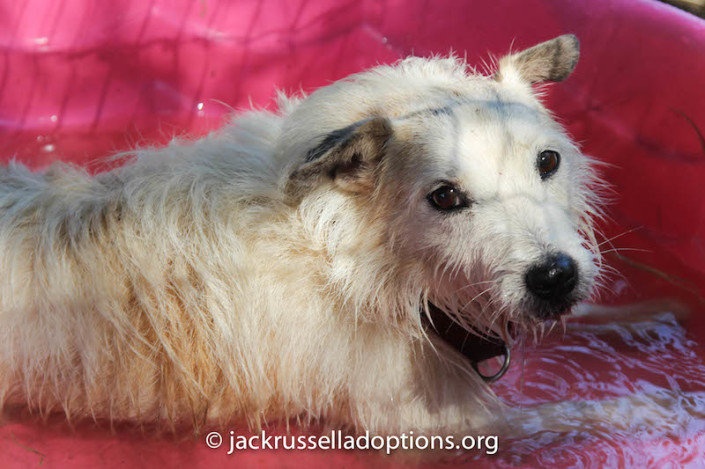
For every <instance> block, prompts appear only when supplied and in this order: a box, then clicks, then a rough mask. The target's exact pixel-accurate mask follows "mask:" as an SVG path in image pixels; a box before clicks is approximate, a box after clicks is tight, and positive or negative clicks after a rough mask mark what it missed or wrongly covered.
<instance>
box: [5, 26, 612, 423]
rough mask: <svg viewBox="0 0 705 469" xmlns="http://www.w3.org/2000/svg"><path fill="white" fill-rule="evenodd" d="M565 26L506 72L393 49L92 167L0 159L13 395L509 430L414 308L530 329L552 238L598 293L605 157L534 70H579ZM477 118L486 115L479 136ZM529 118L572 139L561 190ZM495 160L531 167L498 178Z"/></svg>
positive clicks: (152, 411)
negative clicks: (539, 155)
mask: <svg viewBox="0 0 705 469" xmlns="http://www.w3.org/2000/svg"><path fill="white" fill-rule="evenodd" d="M566 41H567V42H566ZM572 41H574V38H572V39H571V38H567V39H566V38H562V39H560V41H559V43H555V42H552V43H549V45H547V46H545V47H544V49H543V53H542V50H541V49H538V50H537V49H536V48H534V49H530V51H531V52H530V54H529V55H521V53H520V54H515V55H513V56H509V57H507V58H505V59H503V60H502V61H501V62H500V65H501V66H500V70H499V71H498V72H497V74H496V75H495V76H483V75H481V74H478V73H475V72H474V71H473V70H471V69H470V68H469V67H468V66H467V65H466V64H465V63H464V62H463V61H462V60H460V59H458V58H453V57H451V58H432V59H422V58H409V59H406V60H403V61H401V62H399V63H398V64H395V65H393V66H380V67H378V68H375V69H373V70H372V71H368V72H365V73H362V74H359V75H355V76H352V77H350V78H348V79H346V80H343V81H340V82H338V83H336V84H333V85H331V86H329V87H326V88H323V89H321V90H319V91H317V92H315V93H313V94H312V95H311V96H309V97H299V98H286V97H281V99H280V105H279V109H278V110H276V111H273V112H270V111H251V112H248V113H244V114H242V115H239V116H236V117H235V118H234V119H233V120H232V122H230V123H229V124H228V125H227V126H225V127H224V128H223V129H221V130H220V131H219V132H216V133H214V134H212V135H209V136H207V137H205V138H203V139H201V140H198V141H196V142H193V143H188V142H182V141H177V142H174V143H173V144H171V145H169V146H168V147H166V148H163V149H155V150H140V151H137V152H135V154H134V158H133V159H132V160H131V161H130V162H128V163H127V164H126V165H124V166H123V167H121V168H119V169H116V170H113V171H111V172H109V173H103V174H98V175H96V176H92V175H89V174H88V173H86V172H85V171H84V170H82V169H79V168H76V167H73V166H69V165H63V164H57V165H53V166H52V167H50V168H49V169H47V170H45V171H42V172H31V171H29V170H28V169H26V168H25V167H23V166H22V165H20V164H14V163H13V164H10V165H9V166H7V167H5V168H2V169H1V170H0V262H1V263H2V270H1V272H2V274H1V275H0V324H2V327H1V328H0V395H1V397H2V401H3V402H4V403H5V404H13V405H14V404H18V403H19V404H23V405H24V404H26V405H28V406H29V407H30V408H32V409H38V410H40V411H42V412H53V411H64V412H65V413H66V415H67V416H69V417H70V418H85V417H89V418H90V417H92V418H108V419H111V420H127V421H138V422H162V423H168V424H180V423H189V424H190V423H192V424H194V425H197V426H198V425H201V424H203V423H207V422H221V423H222V422H230V421H246V422H247V423H249V424H250V425H253V426H257V425H260V424H262V423H263V421H265V420H266V421H276V420H281V419H285V420H298V421H300V422H304V423H305V422H311V421H319V420H323V421H325V422H326V423H328V424H330V425H333V426H338V427H343V428H352V429H357V430H362V429H365V430H370V431H373V432H376V433H380V434H383V433H397V432H401V431H409V430H417V431H428V432H432V431H443V432H456V431H457V432H460V431H462V432H467V431H469V430H470V429H487V428H498V426H500V425H502V422H503V417H502V416H503V415H505V414H504V413H503V412H504V409H503V406H502V405H501V404H500V403H499V402H498V400H497V399H496V398H495V397H494V395H493V394H492V392H491V390H490V388H489V387H488V385H486V384H485V383H484V382H483V381H482V380H481V379H480V378H479V377H478V375H477V374H476V373H475V371H474V370H473V369H472V368H471V367H470V364H469V363H468V362H467V361H466V360H465V359H464V358H463V357H461V356H460V355H459V354H457V353H456V352H455V351H454V350H452V349H450V348H449V347H448V346H447V345H446V344H445V343H443V342H441V341H439V340H438V338H437V337H435V336H433V335H432V334H428V333H427V331H425V330H424V328H423V323H422V321H421V313H423V312H424V311H426V309H427V306H428V305H427V302H428V301H433V303H434V304H437V305H439V306H441V307H443V309H444V310H446V311H447V312H448V313H449V314H450V315H451V316H453V317H454V318H455V319H456V320H457V321H458V322H460V323H461V324H465V325H473V326H476V327H489V328H491V329H493V330H496V331H500V332H501V330H502V327H503V325H504V324H506V323H507V322H508V321H513V322H515V323H517V324H519V325H520V326H521V327H523V328H525V329H526V330H530V331H531V330H534V328H535V327H536V325H537V324H538V321H537V320H535V319H534V318H533V317H531V314H530V310H531V307H532V306H531V304H530V302H529V301H528V300H527V299H526V293H525V291H524V290H525V289H524V287H523V285H522V280H521V278H522V277H521V276H522V272H523V271H524V270H525V269H526V267H527V266H529V265H530V264H531V263H532V262H535V261H536V260H537V259H539V258H540V257H541V256H542V255H544V254H545V253H546V252H547V251H550V250H552V249H558V248H560V249H562V250H567V251H570V252H572V253H573V254H574V255H575V256H576V257H577V258H579V260H580V266H581V269H582V274H584V275H583V277H582V280H581V282H582V283H581V284H580V290H579V292H578V293H579V298H578V297H576V301H577V300H580V299H584V298H587V296H588V295H589V294H590V292H591V291H592V287H593V285H594V282H595V279H596V277H597V275H598V266H599V263H600V258H599V252H598V251H599V250H598V249H597V243H596V242H595V237H594V234H593V228H592V223H593V219H594V217H595V216H596V214H597V209H596V208H595V207H596V201H597V197H596V195H595V191H594V189H595V179H594V172H593V170H592V166H591V162H590V160H589V159H588V158H587V157H585V156H584V155H581V154H580V152H579V151H578V149H577V148H576V147H575V145H573V144H572V142H571V141H570V139H569V138H568V137H567V136H566V135H565V133H564V132H563V131H562V129H561V128H560V126H559V125H558V124H556V123H555V121H554V120H553V119H552V117H551V115H550V114H549V113H548V111H546V109H545V108H544V107H543V106H542V104H541V102H540V100H539V98H538V96H537V95H536V92H535V90H534V89H533V88H532V86H531V84H532V83H534V82H538V81H546V80H554V81H558V80H562V79H564V78H565V77H566V76H567V75H568V74H569V73H570V71H572V69H573V67H574V66H575V61H576V60H577V55H576V54H577V49H576V47H577V43H574V44H573V47H570V44H569V43H573V42H572ZM539 47H540V46H539ZM547 67H548V69H547ZM473 116H474V117H473ZM478 116H479V117H478ZM471 118H472V119H480V120H479V121H478V122H490V123H491V125H490V124H488V127H487V128H486V129H484V130H481V132H482V133H481V134H480V135H479V137H478V138H477V139H475V140H472V139H470V136H471V135H472V133H470V134H468V133H467V130H466V124H465V120H466V119H471ZM473 122H475V121H473ZM516 126H518V127H516ZM456 131H457V132H456ZM454 132H456V133H454ZM516 132H518V133H516ZM532 132H539V133H540V134H541V138H542V139H543V140H544V141H545V142H551V144H553V142H558V143H556V144H558V145H560V146H561V151H562V152H563V153H564V162H563V165H564V166H563V172H562V173H561V174H560V177H558V178H556V179H555V180H554V181H553V182H552V183H551V184H552V185H551V186H549V185H548V184H546V185H543V186H542V185H541V181H540V180H538V179H537V178H536V176H535V172H533V169H532V167H531V165H532V164H533V158H535V151H536V148H534V147H531V145H533V143H531V142H529V143H527V141H524V140H522V138H528V137H527V135H529V137H530V138H533V134H532ZM464 139H470V140H467V141H468V142H470V143H467V145H466V144H465V143H463V142H465V141H466V140H464ZM459 142H460V143H459ZM472 142H479V143H472ZM539 143H540V142H539ZM540 144H543V143H540ZM458 145H460V146H458ZM473 145H477V146H473ZM451 148H453V149H452V150H451ZM537 148H538V147H537ZM479 150H482V152H484V154H485V157H484V159H479V160H473V165H472V171H471V172H470V173H467V172H464V171H465V170H466V168H465V167H464V166H463V165H464V164H465V163H463V162H462V161H464V160H457V159H458V158H461V159H462V158H465V153H464V152H466V153H467V154H472V155H475V156H473V158H477V154H478V153H482V152H480V151H479ZM457 161H460V163H457ZM503 161H506V162H507V163H506V164H507V165H508V166H506V167H505V169H504V170H503V171H505V172H510V173H512V174H514V173H516V175H519V176H517V177H514V176H512V175H511V174H510V176H512V177H510V178H509V179H507V178H504V179H497V178H498V177H499V174H501V171H500V172H499V173H498V168H500V169H501V168H502V164H504V163H502V164H499V165H498V164H497V162H503ZM454 165H456V166H454ZM458 165H459V166H458ZM454 171H456V172H454ZM483 171H484V173H483ZM466 173H467V174H466ZM478 174H479V175H480V176H482V177H483V178H484V179H482V180H483V181H489V182H487V183H486V184H485V183H483V184H485V185H486V186H487V187H485V186H484V185H482V184H481V185H480V186H482V187H480V186H478V185H473V183H472V181H473V178H475V177H479V176H478ZM431 176H433V178H439V177H447V178H457V179H458V180H460V181H461V183H462V184H465V185H466V186H467V190H468V191H469V196H470V197H471V198H472V199H473V202H474V204H475V205H473V209H472V212H468V215H467V216H465V215H463V216H465V218H462V221H461V218H457V217H456V218H455V219H454V220H455V221H452V220H451V219H449V218H438V214H435V213H434V212H432V211H429V210H431V209H429V207H428V206H427V200H426V193H427V192H428V191H429V190H430V185H429V184H431V183H432V182H433V178H431ZM508 177H509V176H508ZM429 178H431V179H429ZM532 178H534V179H536V180H534V179H532ZM492 181H494V182H492ZM464 187H465V186H464ZM492 191H494V192H492ZM522 191H529V192H530V193H531V194H533V195H531V196H530V197H524V196H523V195H522ZM536 197H538V198H542V200H543V201H542V202H538V201H537V200H536ZM483 282H484V283H483Z"/></svg>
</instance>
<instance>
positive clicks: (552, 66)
mask: <svg viewBox="0 0 705 469" xmlns="http://www.w3.org/2000/svg"><path fill="white" fill-rule="evenodd" d="M579 57H580V42H579V41H578V38H577V37H575V36H574V35H572V34H566V35H564V36H558V37H557V38H555V39H551V40H550V41H546V42H542V43H541V44H538V45H536V46H534V47H531V48H530V49H526V50H524V51H521V52H518V53H516V54H511V55H508V56H506V57H503V58H502V59H501V60H500V61H499V70H498V71H497V73H495V76H494V78H495V80H497V81H504V80H506V79H511V77H514V76H518V77H519V78H520V79H521V80H523V81H525V82H528V83H542V82H546V81H563V80H565V79H566V78H568V75H570V74H571V72H572V71H573V69H575V66H576V65H577V63H578V58H579Z"/></svg>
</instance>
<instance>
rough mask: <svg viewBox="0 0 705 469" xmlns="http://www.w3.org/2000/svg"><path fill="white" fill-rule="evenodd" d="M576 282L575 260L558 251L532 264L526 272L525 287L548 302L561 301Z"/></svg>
mask: <svg viewBox="0 0 705 469" xmlns="http://www.w3.org/2000/svg"><path fill="white" fill-rule="evenodd" d="M576 283H578V269H577V268H576V266H575V261H573V259H571V258H570V257H569V256H567V255H565V254H563V253H559V254H555V255H552V256H550V257H548V258H547V259H546V260H545V261H544V262H542V263H541V264H538V265H535V266H533V267H532V268H531V269H529V271H528V272H527V273H526V287H527V288H528V289H529V291H530V292H531V293H533V294H534V295H535V296H536V297H538V298H540V299H542V300H547V301H550V302H562V301H565V299H566V297H567V296H568V294H569V293H570V292H572V291H573V289H574V288H575V284H576Z"/></svg>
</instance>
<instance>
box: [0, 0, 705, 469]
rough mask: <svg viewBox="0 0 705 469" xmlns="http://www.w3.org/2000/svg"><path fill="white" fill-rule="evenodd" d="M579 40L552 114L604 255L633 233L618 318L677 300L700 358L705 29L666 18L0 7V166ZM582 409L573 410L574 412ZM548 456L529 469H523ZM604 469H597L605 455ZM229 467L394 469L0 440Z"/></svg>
mask: <svg viewBox="0 0 705 469" xmlns="http://www.w3.org/2000/svg"><path fill="white" fill-rule="evenodd" d="M568 32H571V33H575V34H577V35H578V36H579V38H580V40H581V44H582V58H581V61H580V63H579V65H578V68H577V70H576V72H575V73H574V75H573V76H571V77H570V79H569V80H567V81H566V82H564V83H561V84H559V85H556V86H553V87H552V89H551V92H550V96H549V99H548V105H549V107H550V108H551V109H553V110H554V111H555V112H556V113H557V114H558V116H560V118H561V119H562V121H563V122H564V123H565V124H566V126H567V127H568V129H569V131H570V132H571V133H572V135H573V136H574V137H575V139H576V140H578V141H580V142H582V144H583V148H584V150H585V152H586V153H588V154H592V155H596V156H598V157H599V159H601V160H603V161H606V162H609V163H611V166H609V167H608V168H606V170H605V174H606V176H607V179H608V180H609V181H610V182H611V183H612V184H613V185H614V187H615V190H616V192H617V193H618V198H617V202H616V203H615V204H614V205H612V206H611V207H610V210H609V211H610V215H611V217H612V219H613V221H612V222H610V223H608V224H607V225H606V226H605V227H604V230H605V233H606V235H607V236H608V237H609V236H613V235H616V234H619V233H622V232H624V231H627V230H634V231H632V232H630V233H628V234H626V235H625V236H623V237H620V238H619V240H618V241H615V243H614V244H616V245H618V246H628V247H630V248H643V249H646V250H648V252H634V253H629V257H630V259H632V260H635V261H637V262H638V263H640V264H642V267H639V268H635V267H634V265H633V263H631V265H630V263H625V262H623V261H621V260H620V259H618V258H617V257H616V256H615V255H608V260H609V261H610V263H611V264H613V265H614V266H615V267H617V268H618V269H619V270H620V271H621V273H622V274H623V275H624V277H625V278H624V279H622V280H618V281H616V282H615V283H614V284H613V285H612V286H611V287H612V289H613V290H614V291H615V293H616V294H613V295H611V296H607V297H606V300H607V301H611V302H620V303H621V302H625V301H631V300H634V299H644V298H651V297H659V296H666V295H670V296H676V297H678V298H680V299H681V300H682V301H684V302H687V303H689V304H690V305H691V307H693V308H694V312H695V314H694V316H693V318H692V319H691V321H690V322H689V324H688V325H687V327H688V329H689V333H690V334H691V335H692V336H693V337H695V338H696V339H697V341H698V343H699V344H700V345H699V346H698V347H699V354H700V357H702V356H703V353H702V344H703V343H705V319H703V315H702V313H703V311H705V308H704V307H703V305H704V304H705V303H704V302H703V300H702V299H701V297H700V296H699V295H702V293H703V288H702V287H703V285H705V189H703V187H702V186H703V182H704V181H705V141H704V140H703V133H705V85H704V83H705V22H703V21H702V20H699V19H697V18H695V17H693V16H690V15H688V14H686V13H683V12H680V11H678V10H675V9H674V8H671V7H669V6H665V5H663V4H660V3H657V2H654V1H648V0H593V1H591V2H583V1H578V0H555V1H549V0H522V1H508V0H496V1H493V2H468V1H460V0H458V1H428V0H379V1H371V0H355V1H349V2H342V1H339V2H334V1H325V0H291V1H288V0H287V1H285V0H252V1H239V2H236V1H225V0H221V1H218V0H200V1H196V0H194V1H185V0H170V1H167V0H151V1H136V0H133V1H121V2H91V1H86V0H76V1H67V0H19V1H18V0H0V158H2V159H3V160H8V159H10V158H16V159H18V160H20V161H23V162H25V163H26V164H29V165H31V166H33V167H36V168H39V167H42V166H44V165H46V164H48V163H50V162H52V161H54V160H59V159H61V160H67V161H74V162H78V163H81V164H86V165H90V164H94V166H92V167H95V168H98V167H100V165H99V164H96V163H95V162H96V160H97V158H98V157H101V156H106V155H109V154H110V153H113V152H115V151H117V150H124V149H127V148H130V147H133V146H135V145H138V144H159V143H162V142H164V141H166V140H168V139H170V138H171V137H172V136H173V135H183V134H185V133H186V134H189V135H194V136H197V135H200V134H203V133H204V132H206V131H208V130H210V129H213V128H217V127H218V126H219V125H220V124H221V117H222V116H223V115H224V113H227V112H230V111H231V108H230V107H232V108H235V109H246V108H249V107H250V102H252V103H253V104H255V105H257V106H269V105H271V104H272V97H273V96H274V92H275V89H276V88H279V89H284V90H289V91H296V90H299V89H303V90H313V89H315V88H317V87H320V86H323V85H326V84H327V83H330V82H331V81H333V80H335V79H338V78H342V77H344V76H346V75H348V74H350V73H353V72H358V71H360V70H363V69H365V68H367V67H370V66H372V65H375V64H377V63H383V62H391V61H394V60H396V59H398V58H400V57H403V56H406V55H409V54H411V53H414V54H416V55H428V54H432V53H447V52H448V51H450V50H454V51H457V52H458V53H460V54H461V55H465V56H467V59H468V61H469V62H470V63H471V64H481V63H482V61H483V60H486V59H488V57H489V55H488V53H489V52H492V53H493V54H495V55H500V54H503V53H505V52H506V51H508V50H509V48H510V46H511V47H513V48H514V49H520V48H523V47H526V46H529V45H533V44H535V43H537V42H540V41H542V40H546V39H549V38H551V37H554V36H556V35H559V34H563V33H568ZM698 129H702V130H698ZM643 266H648V268H646V269H645V268H644V267H643ZM0 327H1V325H0ZM588 362H589V359H588ZM585 366H586V367H590V366H592V367H593V368H599V366H600V365H599V363H598V362H593V363H586V364H585ZM530 372H531V370H530V369H529V370H526V371H525V373H530ZM685 387H686V388H687V383H686V385H685ZM574 394H575V391H574V390H573V391H566V395H565V397H566V398H576V397H577V398H580V397H581V395H580V394H579V393H578V395H577V396H576V395H574ZM590 397H592V398H599V393H596V395H593V396H590ZM566 444H571V443H570V442H567V443H566ZM620 444H621V443H620ZM627 445H628V446H630V449H631V450H632V453H633V454H639V455H642V456H643V458H642V459H638V458H637V459H636V460H634V459H632V460H631V462H629V460H627V461H626V464H627V465H634V466H635V467H643V465H644V464H643V461H646V462H648V463H649V464H655V465H659V464H660V463H667V462H669V461H673V460H676V459H677V460H678V461H680V463H683V464H692V465H693V466H694V467H698V466H697V465H698V464H700V463H702V464H705V463H703V461H705V459H703V458H705V434H702V433H698V434H696V435H693V436H692V437H691V438H688V439H685V440H683V441H678V442H673V441H671V440H667V441H666V440H664V441H659V440H658V439H656V440H653V439H651V440H648V439H647V440H643V439H640V438H634V439H633V440H632V441H629V442H627ZM559 449H560V448H559ZM550 450H551V451H555V450H556V448H552V449H550ZM542 451H548V450H546V449H544V448H541V447H538V448H537V449H536V452H535V454H534V457H533V459H532V457H528V458H527V459H526V461H523V462H517V464H518V465H520V466H521V465H526V467H531V465H532V462H531V461H538V460H541V458H542ZM585 451H586V452H587V454H588V455H589V454H590V451H591V449H590V447H587V448H585ZM674 455H677V457H676V456H674ZM544 456H545V454H544ZM527 461H528V462H527ZM592 461H593V462H597V461H600V455H599V454H598V450H597V449H595V452H594V460H592ZM634 461H636V462H634ZM640 461H641V462H640ZM603 462H604V460H603ZM622 462H624V461H622ZM225 463H227V464H231V465H234V466H237V467H260V466H262V465H264V466H269V467H298V466H300V465H309V466H311V467H317V466H319V465H324V464H325V465H331V464H335V465H338V466H341V467H370V466H373V467H374V466H386V465H387V464H395V465H401V464H402V463H401V462H399V461H398V460H389V459H385V458H380V457H379V455H376V454H367V453H350V452H328V453H326V452H283V451H279V452H267V451H261V452H247V453H242V454H238V455H237V456H230V457H228V456H226V455H224V454H223V452H222V451H212V450H209V449H208V448H206V447H205V445H204V444H203V442H202V440H200V439H199V440H193V439H190V438H188V437H187V438H185V439H183V440H181V439H180V440H178V441H174V440H173V439H158V438H154V437H151V436H148V435H144V434H142V433H140V432H139V431H134V430H126V429H116V430H115V432H114V433H113V432H110V431H108V430H105V429H102V430H101V429H96V428H93V427H91V426H85V425H81V426H79V427H78V428H77V429H75V430H71V429H68V428H66V426H64V425H62V424H60V423H57V422H51V423H48V424H42V423H38V422H33V421H28V420H23V419H9V420H8V419H6V420H4V421H2V426H0V467H25V466H30V467H32V466H34V467H37V466H39V465H40V464H41V465H42V467H48V468H52V467H96V466H108V467H111V466H125V467H152V466H156V465H157V464H160V465H166V466H183V467H188V466H192V467H194V466H199V467H211V466H212V465H215V464H225ZM583 463H585V461H583ZM448 464H451V465H452V464H453V463H448ZM479 464H480V465H482V466H484V467H489V466H491V465H492V459H488V460H483V461H481V462H480V463H479ZM562 464H564V465H570V463H569V462H568V463H566V462H563V463H562Z"/></svg>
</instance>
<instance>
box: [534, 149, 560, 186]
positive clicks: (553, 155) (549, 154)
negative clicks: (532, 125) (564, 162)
mask: <svg viewBox="0 0 705 469" xmlns="http://www.w3.org/2000/svg"><path fill="white" fill-rule="evenodd" d="M560 162H561V155H560V154H559V153H558V152H557V151H553V150H544V151H542V152H541V153H539V156H538V157H537V158H536V167H538V169H539V174H540V175H541V179H546V178H547V177H549V176H550V175H552V174H553V173H555V172H556V171H557V170H558V165H559V164H560Z"/></svg>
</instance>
